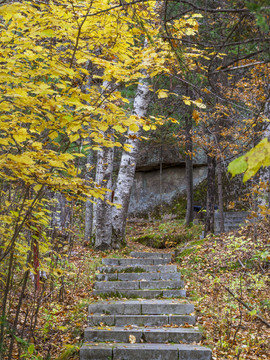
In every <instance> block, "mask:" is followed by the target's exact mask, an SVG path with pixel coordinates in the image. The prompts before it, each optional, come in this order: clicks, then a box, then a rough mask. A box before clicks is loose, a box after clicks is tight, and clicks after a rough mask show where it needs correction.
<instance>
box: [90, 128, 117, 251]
mask: <svg viewBox="0 0 270 360" xmlns="http://www.w3.org/2000/svg"><path fill="white" fill-rule="evenodd" d="M106 136H110V133H109V132H107V133H106ZM113 159H114V149H113V147H103V149H102V150H100V151H99V152H98V158H97V172H96V183H97V184H98V185H100V187H102V188H106V189H109V190H110V189H112V174H113ZM108 201H109V202H112V193H111V192H110V191H107V192H106V193H105V195H104V199H98V200H97V201H96V204H95V206H94V218H93V238H94V241H95V248H96V249H97V250H105V249H110V248H111V247H112V241H111V240H112V206H111V205H110V204H109V203H108Z"/></svg>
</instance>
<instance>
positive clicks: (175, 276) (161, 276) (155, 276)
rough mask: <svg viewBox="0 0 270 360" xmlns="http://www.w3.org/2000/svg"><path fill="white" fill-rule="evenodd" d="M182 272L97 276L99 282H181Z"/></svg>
mask: <svg viewBox="0 0 270 360" xmlns="http://www.w3.org/2000/svg"><path fill="white" fill-rule="evenodd" d="M180 279H181V274H180V272H169V273H164V272H152V273H151V272H149V273H146V272H142V273H119V274H117V273H113V274H96V280H98V281H117V280H118V281H133V280H180Z"/></svg>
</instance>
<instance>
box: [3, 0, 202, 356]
mask: <svg viewBox="0 0 270 360" xmlns="http://www.w3.org/2000/svg"><path fill="white" fill-rule="evenodd" d="M161 13H162V3H157V2H155V1H149V2H148V1H130V3H128V2H123V3H122V2H119V1H118V0H111V1H109V2H108V1H107V0H69V1H43V2H42V1H34V0H32V1H27V0H26V1H21V2H20V1H18V2H6V3H4V5H3V4H2V6H1V7H0V49H1V50H0V106H1V113H0V185H1V189H0V191H1V193H0V207H1V212H0V235H1V239H0V264H1V273H0V282H1V286H0V289H1V290H0V297H1V314H0V316H1V320H0V321H1V322H0V353H1V357H0V358H3V357H4V356H7V358H8V359H12V358H13V353H14V351H15V350H16V351H17V352H19V354H22V355H23V356H24V357H25V356H27V351H28V352H29V353H30V355H31V354H34V350H33V347H32V346H31V345H30V346H29V347H27V346H26V349H25V344H26V343H25V341H24V340H22V339H21V338H19V337H18V324H19V318H20V314H21V310H22V303H23V299H24V297H25V293H26V292H27V291H29V290H27V289H28V286H27V283H28V279H29V273H30V272H31V273H32V274H33V277H34V280H35V286H34V292H35V299H36V300H35V301H36V305H35V306H32V307H31V308H29V311H28V312H26V314H27V315H26V318H25V322H26V321H27V317H28V318H29V317H31V316H32V319H33V318H34V317H35V316H36V314H37V311H38V308H39V304H40V303H39V301H40V296H41V295H40V296H39V293H40V291H41V285H40V274H42V272H43V271H45V272H46V276H47V278H48V281H47V284H51V286H50V290H52V284H53V283H54V282H56V281H57V277H59V274H60V275H61V274H62V272H61V271H59V269H57V266H56V264H55V263H57V262H59V259H60V257H59V256H60V255H59V241H60V240H59V239H58V240H57V241H58V242H56V241H55V239H54V238H53V237H52V236H51V231H50V230H51V227H52V216H53V214H52V211H51V206H52V205H51V202H52V198H53V196H52V194H57V193H58V194H64V195H65V198H66V199H67V200H70V201H73V204H75V201H77V202H78V201H85V199H90V201H94V200H99V201H102V200H104V196H105V194H106V189H105V188H104V181H102V182H101V183H100V184H95V183H94V182H93V181H92V180H91V179H90V180H89V179H87V181H85V180H84V179H83V176H81V173H80V170H79V168H78V166H77V164H78V161H79V159H80V157H82V156H85V154H86V153H87V151H88V150H89V148H90V147H91V148H92V149H93V150H98V151H104V149H112V148H114V147H122V148H123V151H125V154H127V151H128V150H130V149H131V148H132V146H134V144H135V142H134V141H130V140H134V139H137V137H138V135H139V134H138V132H139V129H140V128H144V129H145V130H148V129H150V128H151V125H150V124H151V122H150V120H149V119H147V118H146V110H147V106H146V107H145V106H144V107H145V109H144V111H143V112H140V111H139V107H140V104H141V105H143V103H142V98H140V91H141V87H140V86H142V84H143V83H145V82H147V85H146V84H144V85H143V86H144V89H145V91H146V93H147V96H148V95H149V94H150V91H151V84H150V82H149V81H148V80H150V79H151V78H152V77H154V76H156V75H159V74H161V73H162V74H166V73H169V72H170V66H173V63H174V61H175V60H174V59H175V53H174V51H171V45H170V44H169V43H167V42H166V41H165V40H164V39H163V36H162V31H163V30H162V24H161V22H160V15H161ZM176 25H177V26H178V25H179V26H178V27H179V29H178V28H177V26H176V30H175V32H176V33H177V34H178V35H179V37H180V38H181V37H182V36H184V35H192V34H195V33H196V31H197V28H198V24H197V21H196V19H195V18H192V17H186V18H184V19H183V20H181V24H180V23H179V24H178V23H177V24H176ZM180 25H181V26H180ZM172 26H173V24H172ZM191 33H192V34H191ZM146 43H147V45H145V44H146ZM183 58H184V56H183ZM106 84H107V85H108V84H110V86H107V85H106ZM138 84H139V86H138V96H139V97H137V100H136V101H137V105H136V106H134V111H133V112H132V111H130V110H129V109H127V107H126V106H125V104H127V103H129V100H128V99H127V98H125V97H124V96H123V91H122V90H123V89H125V88H126V87H128V86H130V85H138ZM146 93H145V94H146ZM159 95H160V96H159V97H161V98H162V97H164V96H167V95H166V92H165V91H162V90H160V93H159ZM144 105H145V104H144ZM136 107H137V108H136ZM120 136H121V137H126V138H127V139H128V142H127V143H126V144H125V143H124V145H122V144H121V143H120V141H119V140H118V139H119V137H120ZM89 140H91V141H89ZM89 144H91V145H89ZM107 203H110V201H107ZM124 223H125V220H124ZM15 271H16V276H14V274H15ZM61 276H62V275H61ZM61 281H62V284H63V277H62V280H61ZM12 287H13V288H14V287H16V289H17V290H16V293H17V294H18V303H17V306H16V310H15V313H12V314H10V313H9V311H7V309H8V304H10V299H11V298H12V295H11V288H12ZM60 288H61V289H62V288H63V286H61V287H60ZM42 291H46V288H44V286H43V288H42ZM38 299H39V300H38ZM25 306H26V305H25ZM31 314H32V315H31ZM35 324H36V322H35V321H31V325H30V327H29V328H28V329H27V330H28V338H29V339H31V338H32V339H33V338H34V337H35ZM21 333H23V330H22V332H21ZM7 334H11V335H10V336H7ZM15 344H16V346H15ZM14 349H15V350H14ZM22 351H24V352H23V353H22ZM25 351H26V352H25ZM25 354H26V355H25ZM31 356H32V355H31ZM33 356H34V355H33Z"/></svg>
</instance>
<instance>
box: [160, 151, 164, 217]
mask: <svg viewBox="0 0 270 360" xmlns="http://www.w3.org/2000/svg"><path fill="white" fill-rule="evenodd" d="M162 161H163V148H162V144H161V146H160V152H159V202H160V215H161V216H162V213H163V209H162V192H163V190H162Z"/></svg>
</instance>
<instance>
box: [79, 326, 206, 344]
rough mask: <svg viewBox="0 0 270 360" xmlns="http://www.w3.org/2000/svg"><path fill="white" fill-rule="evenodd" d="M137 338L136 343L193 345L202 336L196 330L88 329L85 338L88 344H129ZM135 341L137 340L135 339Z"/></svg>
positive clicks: (179, 328)
mask: <svg viewBox="0 0 270 360" xmlns="http://www.w3.org/2000/svg"><path fill="white" fill-rule="evenodd" d="M130 335H133V336H134V337H135V338H136V343H143V342H144V343H156V344H160V343H164V342H169V343H179V342H183V343H192V342H199V341H200V340H201V338H202V334H201V332H200V331H199V330H198V329H194V328H181V327H177V328H174V327H172V328H170V327H168V328H154V327H146V328H145V327H137V326H136V327H135V326H128V327H114V326H112V327H110V328H108V327H88V328H87V329H85V331H84V338H85V340H86V341H87V342H106V341H113V342H126V343H129V336H130ZM134 340H135V339H134Z"/></svg>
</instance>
